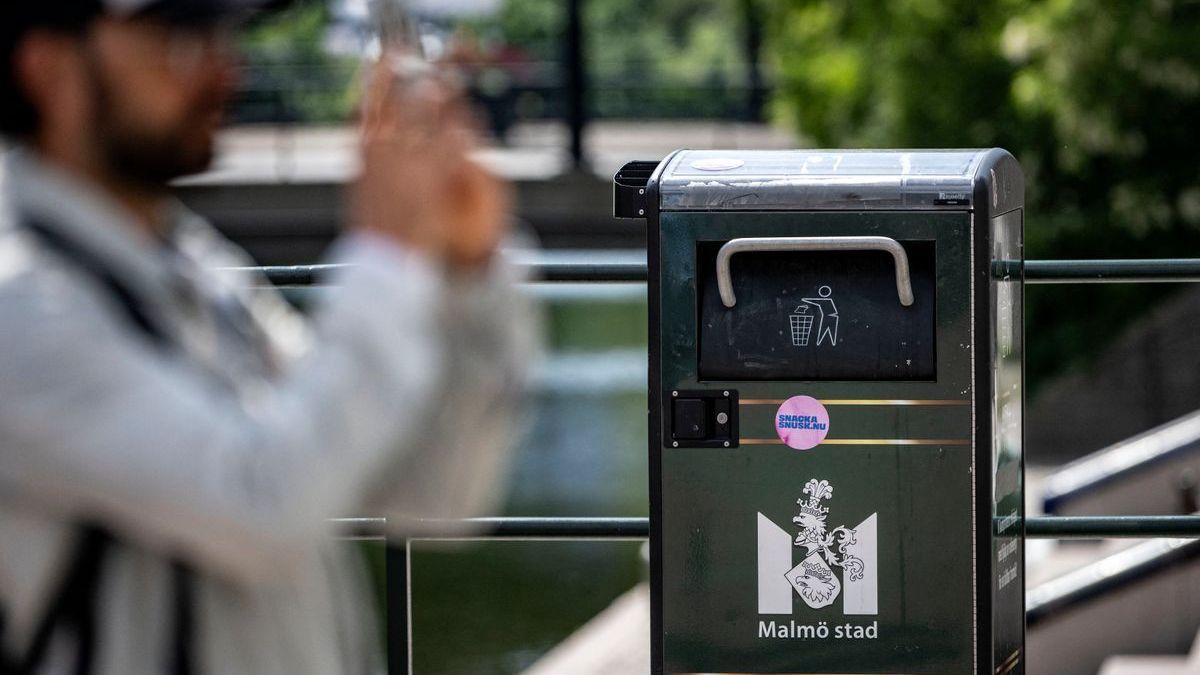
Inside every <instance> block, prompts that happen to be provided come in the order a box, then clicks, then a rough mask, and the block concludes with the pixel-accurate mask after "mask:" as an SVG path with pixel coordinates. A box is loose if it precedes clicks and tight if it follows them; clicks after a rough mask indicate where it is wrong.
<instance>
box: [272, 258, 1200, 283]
mask: <svg viewBox="0 0 1200 675" xmlns="http://www.w3.org/2000/svg"><path fill="white" fill-rule="evenodd" d="M515 264H516V266H517V267H519V268H522V270H523V271H524V272H525V273H526V274H528V275H529V276H530V277H531V278H534V279H537V280H539V281H555V282H591V283H596V282H628V281H646V277H647V275H648V274H649V269H648V267H647V265H646V263H645V262H617V261H613V262H575V261H556V260H539V259H536V258H534V259H531V260H517V261H515ZM339 267H340V265H286V266H275V267H256V268H248V269H253V270H254V271H256V272H258V273H260V274H263V275H264V276H265V277H266V278H267V279H268V280H269V281H270V282H271V283H272V284H275V285H276V286H310V285H314V284H318V283H320V282H321V281H322V280H324V279H326V278H328V276H329V275H330V274H331V273H333V272H336V271H337V269H338V268H339ZM993 273H994V274H995V275H996V276H997V277H1001V278H1002V277H1019V276H1020V275H1021V274H1022V273H1023V274H1024V281H1025V283H1027V284H1087V283H1102V284H1103V283H1108V284H1112V283H1172V282H1195V281H1200V259H1195V258H1175V259H1166V260H1026V261H1024V262H1020V261H1011V262H999V263H996V265H995V268H994V270H993Z"/></svg>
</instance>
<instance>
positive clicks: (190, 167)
mask: <svg viewBox="0 0 1200 675" xmlns="http://www.w3.org/2000/svg"><path fill="white" fill-rule="evenodd" d="M91 75H92V77H91V80H92V83H93V87H92V94H93V103H94V107H93V120H92V122H93V130H94V131H95V141H96V150H97V152H98V159H99V161H100V162H101V165H102V168H103V169H104V170H105V171H107V172H108V173H109V175H110V176H112V177H113V178H115V179H117V180H120V181H121V182H124V183H126V184H129V185H130V186H134V187H137V188H139V189H143V190H150V191H162V190H165V189H166V187H167V185H168V184H169V183H170V182H171V181H172V180H174V179H176V178H179V177H181V176H187V175H191V174H195V173H200V172H202V171H204V170H205V169H207V168H208V167H209V166H210V165H211V164H212V160H213V154H214V151H213V139H212V138H211V136H210V137H208V138H203V139H198V138H197V137H196V135H197V134H203V133H205V132H203V131H199V130H196V129H195V126H203V125H206V124H207V120H208V118H209V116H211V115H216V114H220V113H221V111H222V110H223V108H224V100H223V99H219V98H218V97H216V96H210V97H205V98H203V99H201V100H198V101H197V102H196V103H195V104H194V106H193V109H192V110H191V111H190V112H189V114H187V115H184V116H182V117H181V119H180V120H179V121H178V123H177V124H176V125H174V126H172V127H169V128H162V129H156V130H150V129H145V128H142V127H139V126H138V125H137V124H136V122H134V121H132V120H129V119H127V118H126V119H123V118H122V115H121V114H120V112H119V109H118V107H117V105H115V100H114V99H115V96H114V91H113V90H114V88H113V86H112V85H111V84H110V83H109V82H108V81H107V80H106V78H105V75H104V73H101V72H99V68H93V69H92V73H91ZM189 141H190V142H189Z"/></svg>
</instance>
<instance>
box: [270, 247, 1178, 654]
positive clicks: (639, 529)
mask: <svg viewBox="0 0 1200 675" xmlns="http://www.w3.org/2000/svg"><path fill="white" fill-rule="evenodd" d="M513 262H514V264H516V265H517V266H518V267H520V268H523V271H524V272H525V273H526V275H527V276H528V277H530V278H532V279H535V280H538V281H548V282H585V283H597V282H601V283H603V282H608V283H613V282H631V281H633V282H645V281H646V280H647V277H648V274H649V270H648V266H647V264H646V262H644V261H579V260H570V261H565V260H555V259H552V258H548V257H541V258H539V257H536V256H535V257H527V258H524V259H514V260H513ZM338 267H339V266H338V265H292V266H285V267H263V268H253V271H255V272H257V273H259V274H261V275H263V276H265V278H266V279H267V280H269V281H270V282H271V283H272V284H274V285H276V286H282V287H289V286H291V287H297V286H311V285H314V284H319V283H321V282H322V281H324V280H325V279H327V278H328V277H329V275H330V274H331V273H334V272H336V270H337V268H338ZM992 272H993V276H995V277H996V278H1012V277H1016V278H1021V279H1023V281H1024V282H1025V283H1028V284H1078V283H1165V282H1196V281H1200V259H1168V260H1027V261H1009V262H1004V261H1001V262H998V263H995V264H994V265H993V270H992ZM339 524H340V526H341V527H342V528H343V530H344V533H345V534H346V535H347V536H350V537H370V538H383V539H387V529H388V528H385V527H384V525H385V522H384V521H382V520H380V519H372V518H357V519H347V520H342V521H339ZM394 529H396V530H403V529H404V528H403V526H402V525H397V527H396V528H394ZM414 529H415V531H422V532H437V531H439V530H440V531H443V532H464V531H466V532H469V533H468V534H445V535H436V534H430V535H414V536H411V537H406V538H405V539H404V541H403V542H401V541H396V540H391V539H387V543H388V548H387V556H386V568H387V575H388V578H389V579H401V580H404V581H403V582H402V583H390V582H389V583H388V586H387V593H386V596H387V600H386V603H387V608H388V609H387V614H388V616H389V620H388V625H387V643H388V644H387V647H388V670H389V672H390V673H393V674H395V673H407V672H408V670H409V655H410V649H409V648H410V645H409V624H408V622H409V611H408V609H409V608H408V602H409V600H408V595H407V591H408V583H407V582H408V574H409V569H408V560H409V553H410V545H411V542H412V541H419V540H429V539H480V540H515V541H530V540H630V539H634V540H636V539H646V538H648V537H649V535H650V523H649V519H647V518H604V517H600V518H477V519H468V520H463V521H440V522H439V521H422V522H421V523H419V527H416V528H414ZM1024 533H1025V536H1026V537H1027V538H1034V539H1037V538H1041V539H1107V538H1154V539H1160V540H1162V544H1161V546H1160V547H1159V548H1161V550H1149V549H1147V550H1145V551H1140V550H1139V551H1136V552H1135V553H1137V554H1138V555H1140V557H1139V558H1138V560H1136V561H1134V562H1133V563H1132V564H1130V565H1127V566H1126V567H1124V568H1122V569H1121V570H1120V571H1119V573H1116V574H1114V573H1112V571H1111V570H1105V573H1104V574H1101V575H1099V576H1098V577H1096V578H1095V579H1092V580H1091V581H1089V580H1088V578H1087V574H1088V570H1087V569H1081V570H1079V571H1078V573H1079V576H1080V578H1081V579H1082V581H1075V580H1071V579H1068V580H1065V582H1064V583H1066V584H1067V586H1069V587H1067V588H1064V589H1061V590H1060V589H1051V592H1049V593H1048V594H1047V597H1045V598H1031V600H1030V602H1029V603H1028V604H1027V607H1026V609H1027V620H1028V621H1029V622H1030V623H1033V622H1037V621H1041V620H1043V619H1044V618H1046V617H1048V616H1050V615H1052V614H1053V613H1054V612H1057V611H1061V610H1062V609H1065V608H1068V607H1072V606H1075V605H1077V604H1079V603H1082V602H1087V601H1089V600H1091V599H1093V598H1095V597H1097V595H1099V594H1102V593H1105V592H1108V591H1111V590H1115V589H1116V588H1120V587H1124V586H1128V585H1129V584H1132V583H1135V582H1137V581H1138V580H1139V579H1142V578H1145V576H1146V575H1148V574H1152V573H1154V572H1157V571H1160V570H1163V569H1166V568H1168V567H1170V566H1171V565H1174V564H1175V563H1177V562H1179V561H1180V560H1185V559H1191V558H1193V557H1196V556H1200V515H1191V516H1051V517H1032V518H1025V519H1024ZM1102 562H1103V561H1102Z"/></svg>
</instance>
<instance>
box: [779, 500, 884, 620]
mask: <svg viewBox="0 0 1200 675" xmlns="http://www.w3.org/2000/svg"><path fill="white" fill-rule="evenodd" d="M802 493H803V494H804V495H807V496H802V497H800V498H799V499H797V500H796V515H795V517H793V518H792V528H793V529H795V530H798V531H797V534H796V535H795V537H794V538H793V537H792V535H791V534H790V533H789V532H788V531H787V530H785V529H784V528H782V527H780V526H779V525H777V524H776V523H774V522H773V521H772V520H771V519H770V518H768V517H767V516H764V515H763V514H762V513H759V514H758V613H759V614H792V606H793V602H792V597H793V593H795V594H796V595H798V596H799V597H800V599H801V600H803V601H804V604H806V605H808V606H809V607H810V608H812V609H821V608H824V607H828V606H830V605H832V604H833V603H834V602H836V601H837V600H838V599H839V597H840V598H841V601H842V614H845V615H875V614H878V613H879V584H878V569H879V556H878V533H877V514H875V513H872V514H871V515H870V516H868V517H867V518H866V519H865V520H863V521H862V522H861V523H859V524H858V525H856V526H854V527H853V528H849V527H845V526H842V525H839V526H837V527H834V528H832V529H831V528H829V527H828V525H827V520H828V518H829V508H828V507H826V506H824V505H823V504H822V502H824V501H825V500H829V499H832V497H833V485H831V484H830V483H829V481H827V480H818V479H815V478H814V479H812V480H810V481H808V482H807V483H806V484H805V485H804V489H803V490H802ZM797 560H799V562H797ZM781 628H786V627H782V626H781Z"/></svg>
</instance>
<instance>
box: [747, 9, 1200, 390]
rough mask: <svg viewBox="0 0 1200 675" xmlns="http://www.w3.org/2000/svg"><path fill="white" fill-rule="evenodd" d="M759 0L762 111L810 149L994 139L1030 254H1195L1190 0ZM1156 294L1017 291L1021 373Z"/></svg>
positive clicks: (1194, 58)
mask: <svg viewBox="0 0 1200 675" xmlns="http://www.w3.org/2000/svg"><path fill="white" fill-rule="evenodd" d="M763 1H764V2H766V3H767V6H768V8H769V9H768V11H769V13H770V16H771V20H770V21H769V44H770V47H769V51H770V54H771V58H772V60H773V62H774V66H775V68H776V72H777V74H778V91H777V96H776V100H775V106H774V110H775V113H776V114H777V116H778V117H779V118H780V119H782V120H785V121H786V122H787V123H790V124H791V125H793V126H794V127H795V128H796V129H798V130H799V132H800V133H801V134H802V135H803V136H804V137H805V138H807V139H809V140H810V142H812V143H813V144H815V145H822V146H833V147H871V146H875V147H988V146H1000V147H1004V148H1007V149H1008V150H1010V151H1012V152H1013V154H1015V155H1016V156H1017V158H1018V159H1019V160H1020V162H1021V164H1022V166H1023V167H1024V169H1025V172H1026V178H1027V181H1028V194H1027V198H1028V206H1029V208H1028V211H1027V214H1028V216H1027V220H1026V222H1027V227H1026V240H1027V255H1028V256H1029V257H1031V258H1054V257H1065V258H1086V257H1143V256H1144V257H1166V256H1169V257H1197V256H1200V161H1198V157H1200V133H1197V120H1200V2H1196V1H1195V0H1099V1H1097V0H997V1H994V2H977V1H975V0H888V1H884V0H763ZM1162 291H1163V288H1162V287H1157V288H1150V287H1144V286H1143V287H1104V288H1091V289H1079V288H1071V289H1065V290H1062V291H1054V292H1047V291H1043V290H1040V289H1039V290H1035V291H1034V292H1031V293H1030V294H1029V300H1030V301H1029V303H1028V316H1027V321H1028V322H1029V324H1030V325H1031V326H1036V327H1037V329H1036V330H1037V332H1036V333H1032V332H1031V335H1034V339H1031V340H1030V345H1029V356H1030V370H1031V374H1033V375H1035V376H1036V375H1037V374H1040V373H1046V372H1049V371H1052V370H1054V369H1055V368H1056V367H1058V366H1059V365H1061V364H1065V363H1070V362H1072V361H1079V360H1081V359H1086V358H1087V356H1089V355H1091V354H1094V353H1095V351H1096V350H1097V348H1098V346H1099V345H1100V344H1102V338H1103V337H1106V336H1110V335H1112V334H1113V333H1114V331H1116V330H1118V329H1119V327H1120V326H1122V325H1127V324H1128V323H1129V319H1130V318H1132V317H1133V316H1135V315H1136V314H1137V312H1138V311H1140V310H1141V309H1143V308H1145V307H1146V306H1147V305H1148V304H1149V301H1150V300H1152V299H1153V298H1154V297H1156V296H1157V295H1159V294H1161V293H1162ZM1098 338H1100V339H1098Z"/></svg>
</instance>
